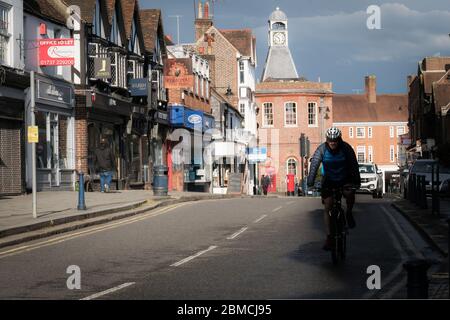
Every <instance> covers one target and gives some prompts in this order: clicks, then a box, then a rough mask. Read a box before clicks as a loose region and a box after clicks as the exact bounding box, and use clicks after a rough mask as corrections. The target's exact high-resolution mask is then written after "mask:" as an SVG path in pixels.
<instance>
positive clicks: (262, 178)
mask: <svg viewBox="0 0 450 320" xmlns="http://www.w3.org/2000/svg"><path fill="white" fill-rule="evenodd" d="M267 180H268V179H267V176H265V175H262V176H261V185H262V189H263V193H264V195H265V196H267V188H268V187H269V184H268V183H267Z"/></svg>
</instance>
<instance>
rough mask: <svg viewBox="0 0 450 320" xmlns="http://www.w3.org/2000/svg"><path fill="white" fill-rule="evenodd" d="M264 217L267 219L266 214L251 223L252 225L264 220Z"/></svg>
mask: <svg viewBox="0 0 450 320" xmlns="http://www.w3.org/2000/svg"><path fill="white" fill-rule="evenodd" d="M265 217H267V214H264V215H262V216H261V217H260V218H259V219H258V220H255V221H253V223H258V222H260V221H261V220H262V219H264V218H265Z"/></svg>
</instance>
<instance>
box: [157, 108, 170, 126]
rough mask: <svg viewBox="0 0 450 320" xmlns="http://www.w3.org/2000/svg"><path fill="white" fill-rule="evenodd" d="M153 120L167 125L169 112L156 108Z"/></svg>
mask: <svg viewBox="0 0 450 320" xmlns="http://www.w3.org/2000/svg"><path fill="white" fill-rule="evenodd" d="M155 122H156V123H160V124H164V125H169V113H168V112H167V111H161V110H158V111H156V113H155Z"/></svg>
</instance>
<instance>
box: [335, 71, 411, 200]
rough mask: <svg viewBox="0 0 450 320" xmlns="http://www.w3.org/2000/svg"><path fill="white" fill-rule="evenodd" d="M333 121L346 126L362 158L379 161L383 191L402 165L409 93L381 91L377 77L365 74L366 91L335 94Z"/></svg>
mask: <svg viewBox="0 0 450 320" xmlns="http://www.w3.org/2000/svg"><path fill="white" fill-rule="evenodd" d="M333 107H334V108H333V110H334V111H333V125H334V126H336V127H338V128H340V129H341V130H342V137H343V139H344V141H346V142H347V143H349V144H350V145H351V146H352V147H353V149H354V151H355V154H356V157H357V159H358V162H360V163H363V162H369V163H375V164H377V166H378V168H379V169H380V170H381V171H382V172H383V181H384V182H385V183H384V186H383V192H385V190H386V189H387V186H388V185H389V183H390V179H391V176H392V174H396V173H398V170H399V168H400V166H401V165H402V157H401V156H400V155H401V145H402V144H401V136H402V135H405V134H407V133H408V107H407V96H406V94H377V92H376V77H375V76H373V75H372V76H367V77H366V78H365V93H363V94H348V95H347V94H335V95H334V97H333Z"/></svg>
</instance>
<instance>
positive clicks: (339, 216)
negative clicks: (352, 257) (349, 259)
mask: <svg viewBox="0 0 450 320" xmlns="http://www.w3.org/2000/svg"><path fill="white" fill-rule="evenodd" d="M346 188H347V187H339V188H332V189H331V194H332V197H333V205H332V207H331V210H330V212H329V213H328V214H329V216H330V237H331V250H330V252H331V260H332V261H333V264H334V265H337V264H338V263H339V261H340V260H345V258H346V252H347V234H348V228H347V216H346V214H345V211H344V209H342V202H341V199H342V194H343V190H344V189H346ZM315 189H316V190H317V191H319V192H320V191H321V188H315ZM351 189H352V190H356V189H355V188H354V187H351Z"/></svg>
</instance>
